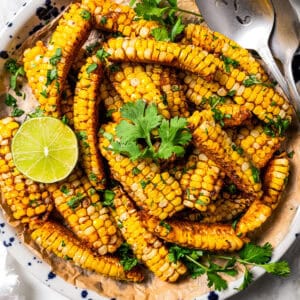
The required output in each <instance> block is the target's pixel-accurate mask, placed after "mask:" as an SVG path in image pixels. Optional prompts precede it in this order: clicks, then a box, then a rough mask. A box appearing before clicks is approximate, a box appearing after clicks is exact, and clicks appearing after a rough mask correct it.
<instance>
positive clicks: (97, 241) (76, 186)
mask: <svg viewBox="0 0 300 300" xmlns="http://www.w3.org/2000/svg"><path fill="white" fill-rule="evenodd" d="M50 186H51V185H50ZM52 190H53V191H52V197H53V199H54V202H55V207H56V209H57V211H58V212H59V213H60V214H61V215H62V216H63V218H64V219H65V222H66V223H67V224H68V226H69V227H70V228H71V230H72V231H73V233H74V234H75V235H76V236H77V237H78V238H79V239H80V240H81V241H83V242H85V243H86V244H87V246H88V247H90V248H92V249H95V250H96V251H97V252H98V253H99V254H100V255H104V254H106V253H107V252H114V251H116V250H117V248H118V247H119V246H120V245H121V243H122V238H121V236H120V232H119V231H118V230H117V225H116V224H115V223H114V221H113V219H112V217H111V216H110V213H109V209H108V208H107V207H103V206H102V204H101V201H100V196H99V195H98V194H97V193H96V191H95V189H94V188H93V186H92V185H91V183H90V181H89V179H88V178H87V177H86V176H84V175H83V174H82V172H81V171H80V170H79V169H76V170H75V171H73V173H72V174H71V175H70V176H69V177H68V178H67V179H66V180H64V181H63V182H61V183H59V185H58V187H57V188H56V189H52Z"/></svg>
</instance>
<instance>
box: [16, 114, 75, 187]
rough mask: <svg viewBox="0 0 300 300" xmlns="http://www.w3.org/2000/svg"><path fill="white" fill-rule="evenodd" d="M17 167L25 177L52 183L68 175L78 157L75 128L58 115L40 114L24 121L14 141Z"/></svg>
mask: <svg viewBox="0 0 300 300" xmlns="http://www.w3.org/2000/svg"><path fill="white" fill-rule="evenodd" d="M12 155H13V160H14V163H15V165H16V168H17V169H18V170H19V171H20V172H21V173H22V174H24V175H25V176H26V177H28V178H30V179H32V180H34V181H38V182H42V183H53V182H57V181H60V180H63V179H65V178H66V177H67V176H68V175H69V174H70V173H71V172H72V170H73V169H74V167H75V166H76V163H77V160H78V144H77V138H76V135H75V133H74V132H73V131H72V129H71V128H70V127H69V126H67V125H66V124H64V123H63V122H61V121H60V120H58V119H55V118H52V117H39V118H33V119H29V120H27V121H26V122H24V123H23V124H22V125H21V127H20V128H19V130H18V131H17V133H16V135H15V136H14V138H13V141H12Z"/></svg>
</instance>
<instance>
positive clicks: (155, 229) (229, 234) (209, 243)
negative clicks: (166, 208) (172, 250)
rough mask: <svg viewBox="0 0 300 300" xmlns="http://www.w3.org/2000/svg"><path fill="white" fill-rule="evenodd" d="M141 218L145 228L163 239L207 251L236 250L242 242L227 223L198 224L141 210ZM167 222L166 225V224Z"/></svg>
mask: <svg viewBox="0 0 300 300" xmlns="http://www.w3.org/2000/svg"><path fill="white" fill-rule="evenodd" d="M140 214H141V219H142V220H143V223H144V225H145V226H146V227H147V229H148V230H149V231H150V232H152V233H154V234H155V235H157V236H159V237H160V238H162V239H163V240H165V241H167V242H170V243H176V244H178V245H180V246H183V247H189V248H195V249H201V250H207V251H236V250H239V249H241V248H242V246H243V244H244V242H243V240H242V239H240V238H239V237H238V236H237V235H236V233H235V232H234V230H233V228H232V227H231V225H227V224H200V223H196V222H189V221H179V220H173V219H170V220H167V221H164V223H161V222H160V220H159V219H157V218H155V217H151V216H149V215H147V214H146V213H144V212H141V213H140ZM166 224H167V225H166Z"/></svg>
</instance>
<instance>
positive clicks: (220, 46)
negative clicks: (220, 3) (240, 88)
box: [182, 24, 268, 81]
mask: <svg viewBox="0 0 300 300" xmlns="http://www.w3.org/2000/svg"><path fill="white" fill-rule="evenodd" d="M182 42H183V43H192V44H193V45H195V46H198V47H202V48H203V49H204V50H206V51H208V52H210V53H215V54H217V55H224V56H226V57H228V58H230V59H233V60H235V61H237V62H238V63H239V66H240V68H241V69H242V70H244V71H245V72H247V73H249V74H259V75H260V76H261V80H262V81H266V80H268V76H267V74H266V72H265V71H264V69H263V68H262V66H261V65H260V63H259V62H258V61H257V60H255V59H254V57H253V56H252V55H251V54H250V52H249V51H248V50H246V49H244V48H242V47H241V46H239V45H238V44H237V43H236V42H234V41H232V40H230V39H229V38H227V37H226V36H224V35H223V34H221V33H219V32H214V31H212V30H210V29H209V28H208V27H207V26H203V25H201V24H200V25H199V24H188V25H187V26H186V27H185V29H184V39H183V41H182Z"/></svg>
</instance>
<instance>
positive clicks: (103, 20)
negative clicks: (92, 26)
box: [100, 16, 107, 25]
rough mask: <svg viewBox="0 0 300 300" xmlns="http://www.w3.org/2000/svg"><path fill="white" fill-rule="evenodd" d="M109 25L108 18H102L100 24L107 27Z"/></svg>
mask: <svg viewBox="0 0 300 300" xmlns="http://www.w3.org/2000/svg"><path fill="white" fill-rule="evenodd" d="M106 23H107V18H106V17H105V16H103V17H101V19H100V24H101V25H105V24H106Z"/></svg>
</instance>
